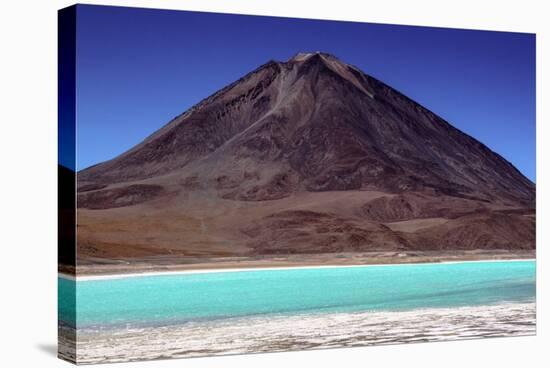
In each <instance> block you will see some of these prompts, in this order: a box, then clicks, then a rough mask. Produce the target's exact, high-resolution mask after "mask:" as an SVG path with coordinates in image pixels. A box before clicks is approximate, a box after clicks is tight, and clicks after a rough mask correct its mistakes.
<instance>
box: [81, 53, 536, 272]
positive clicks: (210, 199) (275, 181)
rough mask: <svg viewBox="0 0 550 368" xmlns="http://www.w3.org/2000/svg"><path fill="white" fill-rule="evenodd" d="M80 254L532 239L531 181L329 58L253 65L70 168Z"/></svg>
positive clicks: (490, 246) (517, 243) (427, 246)
mask: <svg viewBox="0 0 550 368" xmlns="http://www.w3.org/2000/svg"><path fill="white" fill-rule="evenodd" d="M77 182H78V188H77V192H78V193H77V206H78V238H77V239H78V248H77V249H78V251H77V254H78V259H79V261H82V262H101V261H106V260H122V259H123V260H137V259H145V258H149V259H150V258H151V257H152V258H154V257H164V258H163V259H167V260H177V259H178V260H181V259H195V260H196V259H201V258H204V259H207V258H214V257H222V258H223V257H261V256H284V255H296V254H302V255H307V254H336V253H354V252H376V251H399V252H407V251H410V252H414V251H433V252H437V251H455V250H468V251H474V250H499V251H503V250H508V251H509V250H529V249H534V248H535V185H534V183H533V182H531V181H530V180H529V179H527V178H526V177H525V176H523V175H522V174H521V172H519V171H518V170H517V169H516V168H515V167H514V166H513V165H512V164H511V163H510V162H508V161H507V160H506V159H504V158H503V157H502V156H500V155H498V154H497V153H495V152H493V151H491V150H490V149H489V148H488V147H486V146H485V145H484V144H482V143H481V142H479V141H477V140H476V139H474V138H473V137H471V136H469V135H467V134H465V133H463V132H461V131H460V130H458V129H456V128H455V127H453V126H452V125H451V124H449V123H448V122H446V121H445V120H443V119H442V118H440V117H439V116H437V115H435V114H434V113H432V112H431V111H429V110H428V109H426V108H424V107H423V106H421V105H419V104H418V103H416V102H414V101H412V100H411V99H409V98H408V97H406V96H405V95H403V94H401V93H400V92H398V91H397V90H395V89H393V88H391V87H390V86H388V85H386V84H384V83H383V82H381V81H379V80H377V79H375V78H373V77H371V76H369V75H367V74H365V73H363V72H362V71H361V70H359V69H358V68H356V67H354V66H353V65H349V64H347V63H345V62H343V61H341V60H339V59H338V58H336V57H335V56H332V55H330V54H327V53H322V52H311V53H300V54H297V55H295V56H294V57H292V58H291V59H289V60H288V61H286V62H278V61H269V62H268V63H266V64H264V65H262V66H260V67H259V68H257V69H256V70H254V71H252V72H250V73H249V74H247V75H245V76H243V77H242V78H241V79H239V80H237V81H236V82H234V83H232V84H230V85H228V86H226V87H225V88H223V89H221V90H219V91H218V92H216V93H215V94H213V95H211V96H209V97H207V98H206V99H204V100H202V101H201V102H199V103H198V104H196V105H195V106H193V107H192V108H190V109H189V110H187V111H185V112H184V113H183V114H181V115H180V116H178V117H176V118H175V119H173V120H172V121H170V122H169V123H168V124H166V125H165V126H164V127H162V128H161V129H159V130H158V131H157V132H155V133H154V134H152V135H151V136H149V137H148V138H146V139H145V140H144V141H143V142H141V143H139V144H138V145H136V146H135V147H133V148H132V149H130V150H129V151H127V152H125V153H123V154H121V155H120V156H118V157H116V158H114V159H112V160H110V161H107V162H104V163H101V164H98V165H95V166H93V167H90V168H88V169H85V170H82V171H80V172H79V173H78V174H77Z"/></svg>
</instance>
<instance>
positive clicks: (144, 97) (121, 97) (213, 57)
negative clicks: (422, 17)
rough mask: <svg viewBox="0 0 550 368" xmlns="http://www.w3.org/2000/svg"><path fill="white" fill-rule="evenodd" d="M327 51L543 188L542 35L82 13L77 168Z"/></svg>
mask: <svg viewBox="0 0 550 368" xmlns="http://www.w3.org/2000/svg"><path fill="white" fill-rule="evenodd" d="M317 50H319V51H324V52H328V53H331V54H333V55H335V56H337V57H338V58H340V59H341V60H343V61H345V62H347V63H349V64H353V65H356V66H357V67H359V68H360V69H361V70H363V71H364V72H365V73H367V74H369V75H372V76H373V77H375V78H378V79H380V80H382V81H383V82H385V83H387V84H389V85H390V86H392V87H394V88H396V89H397V90H399V91H401V92H402V93H404V94H406V95H407V96H409V97H410V98H412V99H413V100H415V101H417V102H418V103H420V104H422V105H423V106H425V107H427V108H428V109H430V110H432V111H433V112H434V113H436V114H438V115H439V116H441V117H443V118H444V119H446V120H447V121H449V122H450V123H451V124H453V125H454V126H455V127H457V128H458V129H460V130H462V131H464V132H466V133H468V134H470V135H472V136H473V137H475V138H477V139H478V140H480V141H481V142H483V143H484V144H486V145H487V146H489V148H491V149H492V150H494V151H496V152H498V153H499V154H501V155H502V156H504V157H505V158H506V159H507V160H509V161H510V162H512V163H513V164H514V165H515V166H516V167H517V168H518V169H519V170H520V171H521V172H523V174H524V175H526V176H527V177H528V178H530V179H531V180H533V181H535V35H533V34H520V33H508V32H487V31H467V30H453V29H442V28H425V27H407V26H394V25H380V24H366V23H353V22H332V21H315V20H303V19H289V18H275V17H259V16H239V15H226V14H211V13H197V12H182V11H166V10H148V9H135V8H122V7H102V6H88V5H79V6H78V9H77V169H78V170H81V169H83V168H86V167H88V166H91V165H93V164H96V163H99V162H102V161H105V160H108V159H111V158H113V157H115V156H117V155H119V154H120V153H122V152H124V151H126V150H127V149H129V148H131V147H132V146H134V145H135V144H137V143H139V142H140V141H142V140H143V139H144V138H145V137H147V136H148V135H149V134H151V133H153V132H154V131H156V130H157V129H159V128H160V127H161V126H163V125H164V124H166V123H167V122H168V121H169V120H170V119H172V118H173V117H175V116H176V115H179V114H180V113H182V112H183V111H185V110H186V109H188V108H189V107H191V106H192V105H194V104H195V103H197V102H198V101H200V100H201V99H203V98H205V97H207V96H208V95H210V94H212V93H214V92H215V91H217V90H218V89H220V88H222V87H224V86H225V85H227V84H229V83H231V82H233V81H235V80H236V79H238V78H240V77H241V76H242V75H244V74H246V73H248V72H249V71H251V70H252V69H254V68H256V67H258V66H259V65H261V64H263V63H265V62H267V61H268V60H270V59H274V60H281V61H284V60H287V59H289V58H290V57H292V55H294V54H296V53H297V52H302V51H317Z"/></svg>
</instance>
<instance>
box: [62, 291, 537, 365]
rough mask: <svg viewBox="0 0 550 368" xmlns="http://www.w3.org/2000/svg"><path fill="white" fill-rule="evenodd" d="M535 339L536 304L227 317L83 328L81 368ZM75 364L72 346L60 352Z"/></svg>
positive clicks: (79, 334) (77, 346) (79, 345)
mask: <svg viewBox="0 0 550 368" xmlns="http://www.w3.org/2000/svg"><path fill="white" fill-rule="evenodd" d="M535 333H536V306H535V302H534V301H533V302H525V303H502V304H498V305H489V306H475V307H459V308H433V309H418V310H411V311H397V312H357V313H319V314H299V315H290V316H288V315H286V316H285V315H275V316H274V315H271V316H252V317H239V318H227V319H221V320H213V321H201V322H187V323H183V324H179V325H170V326H160V327H132V326H128V327H126V328H121V329H115V330H113V329H106V330H87V329H82V330H80V329H79V332H78V342H77V343H76V348H77V352H78V354H77V355H78V363H79V364H89V363H106V362H125V361H133V360H151V359H165V358H180V357H196V356H208V355H228V354H243V353H260V352H274V351H291V350H308V349H324V348H336V347H354V346H368V345H382V344H397V343H415V342H430V341H449V340H459V339H472V338H483V337H504V336H526V335H534V334H535ZM60 354H61V357H64V358H66V359H68V360H71V357H70V356H69V355H72V356H73V357H74V346H73V347H72V349H71V346H65V347H64V346H63V345H62V344H61V345H60Z"/></svg>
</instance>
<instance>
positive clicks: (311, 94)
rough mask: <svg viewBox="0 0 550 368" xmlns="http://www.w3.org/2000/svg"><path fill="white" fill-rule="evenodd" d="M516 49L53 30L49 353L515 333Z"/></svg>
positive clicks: (140, 16)
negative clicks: (55, 158) (55, 133)
mask: <svg viewBox="0 0 550 368" xmlns="http://www.w3.org/2000/svg"><path fill="white" fill-rule="evenodd" d="M534 182H535V35H533V34H521V33H509V32H488V31H475V30H458V29H444V28H429V27H410V26H398V25H384V24H368V23H357V22H341V21H338V22H337V21H326V20H323V21H321V20H308V19H292V18H278V17H263V16H245V15H231V14H214V13H201V12H187V11H168V10H153V9H137V8H123V7H104V6H92V5H76V6H72V7H69V8H66V9H63V10H61V11H60V12H59V279H58V282H59V356H60V357H61V358H63V359H66V360H68V361H71V362H74V363H82V364H85V363H103V362H120V361H132V360H147V359H159V358H176V357H177V358H179V357H195V356H208V355H223V354H242V353H258V352H274V351H290V350H303V349H323V348H334V347H352V346H367V345H378V344H395V343H411V342H430V341H443V340H455V339H470V338H482V337H501V336H520V335H532V334H534V333H535V321H536V311H535V184H534Z"/></svg>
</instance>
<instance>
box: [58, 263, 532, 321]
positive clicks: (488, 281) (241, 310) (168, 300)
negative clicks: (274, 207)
mask: <svg viewBox="0 0 550 368" xmlns="http://www.w3.org/2000/svg"><path fill="white" fill-rule="evenodd" d="M535 271H536V268H535V261H530V260H529V261H499V262H462V263H440V264H437V263H435V264H415V265H391V266H365V267H334V268H311V269H283V270H257V271H231V272H215V273H202V274H201V273H197V274H173V275H150V276H135V277H126V278H114V279H102V280H97V279H96V280H82V281H73V280H68V279H66V278H62V277H59V278H58V284H59V293H58V303H59V318H60V320H62V321H63V322H65V323H67V324H69V325H72V326H75V324H76V325H77V326H78V328H79V329H80V328H98V327H109V326H120V325H137V326H139V325H151V324H154V325H164V324H173V323H185V322H190V321H199V320H205V319H218V318H230V317H243V316H253V315H269V314H277V315H281V314H283V315H284V314H300V313H332V312H365V311H402V310H411V309H417V308H447V307H461V306H478V305H490V304H498V303H503V302H523V301H533V300H534V298H535V273H536V272H535Z"/></svg>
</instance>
